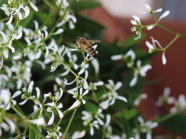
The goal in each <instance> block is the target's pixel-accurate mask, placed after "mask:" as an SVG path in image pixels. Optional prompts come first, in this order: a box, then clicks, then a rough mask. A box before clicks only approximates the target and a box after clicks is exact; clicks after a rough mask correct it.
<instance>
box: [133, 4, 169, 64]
mask: <svg viewBox="0 0 186 139" xmlns="http://www.w3.org/2000/svg"><path fill="white" fill-rule="evenodd" d="M144 6H145V12H144V13H148V14H151V15H152V17H153V18H154V20H155V23H154V24H150V25H143V24H142V23H141V20H140V18H139V17H138V16H136V15H134V16H133V19H132V20H131V24H132V25H134V27H132V29H131V30H132V32H136V35H137V37H136V38H135V39H139V38H141V34H142V31H143V29H144V28H146V29H147V30H151V29H153V28H154V27H155V26H158V25H159V22H160V20H161V19H163V18H165V17H166V16H168V15H169V14H170V11H165V12H164V13H163V14H162V15H161V16H160V17H159V19H157V17H156V15H155V14H156V13H160V12H162V8H161V9H157V10H155V11H154V10H152V9H151V7H150V5H148V4H144ZM151 38H152V44H151V43H150V42H148V41H146V45H147V47H148V48H149V53H151V52H153V51H162V52H163V55H162V63H163V64H164V65H165V64H166V57H165V51H166V47H165V48H164V47H162V46H161V45H160V43H159V42H158V41H157V40H155V39H153V37H151ZM157 46H158V47H159V48H158V47H157Z"/></svg>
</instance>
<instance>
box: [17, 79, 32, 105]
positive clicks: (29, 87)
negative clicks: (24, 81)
mask: <svg viewBox="0 0 186 139" xmlns="http://www.w3.org/2000/svg"><path fill="white" fill-rule="evenodd" d="M33 86H34V81H31V82H30V83H29V85H28V89H26V88H24V90H23V91H24V92H25V91H27V92H28V93H29V94H30V95H31V94H32V91H33ZM25 97H26V98H25ZM22 98H23V99H24V101H22V102H20V103H19V105H24V104H25V103H26V102H27V101H28V100H29V99H30V96H27V94H23V95H22Z"/></svg>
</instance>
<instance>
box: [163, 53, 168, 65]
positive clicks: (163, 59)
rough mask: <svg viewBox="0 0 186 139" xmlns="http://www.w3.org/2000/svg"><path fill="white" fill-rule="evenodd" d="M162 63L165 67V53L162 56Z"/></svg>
mask: <svg viewBox="0 0 186 139" xmlns="http://www.w3.org/2000/svg"><path fill="white" fill-rule="evenodd" d="M162 63H163V65H165V64H166V63H167V60H166V57H165V53H163V54H162Z"/></svg>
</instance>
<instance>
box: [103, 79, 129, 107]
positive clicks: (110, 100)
mask: <svg viewBox="0 0 186 139" xmlns="http://www.w3.org/2000/svg"><path fill="white" fill-rule="evenodd" d="M108 82H109V84H106V88H107V89H108V90H109V91H108V93H107V94H104V95H103V96H102V98H103V99H106V100H105V101H103V102H101V103H100V107H101V108H102V109H107V108H108V107H109V106H110V105H113V104H114V103H115V100H116V99H119V100H122V101H124V102H127V99H126V98H125V97H123V96H119V95H118V93H117V92H116V91H117V90H119V88H120V87H121V86H122V83H121V82H117V83H116V84H114V82H113V81H112V80H108Z"/></svg>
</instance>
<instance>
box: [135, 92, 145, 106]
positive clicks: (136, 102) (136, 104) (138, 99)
mask: <svg viewBox="0 0 186 139" xmlns="http://www.w3.org/2000/svg"><path fill="white" fill-rule="evenodd" d="M146 98H147V94H140V95H139V97H138V98H137V99H136V100H135V101H134V105H135V106H138V105H139V104H140V102H141V100H142V99H146Z"/></svg>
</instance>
